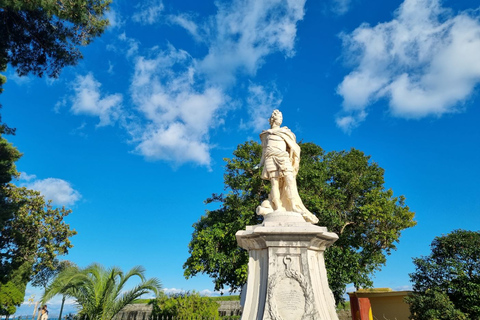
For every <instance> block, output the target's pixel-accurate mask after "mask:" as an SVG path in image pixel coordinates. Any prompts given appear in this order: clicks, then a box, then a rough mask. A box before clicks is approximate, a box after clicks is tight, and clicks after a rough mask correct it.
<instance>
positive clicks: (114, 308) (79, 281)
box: [42, 263, 161, 320]
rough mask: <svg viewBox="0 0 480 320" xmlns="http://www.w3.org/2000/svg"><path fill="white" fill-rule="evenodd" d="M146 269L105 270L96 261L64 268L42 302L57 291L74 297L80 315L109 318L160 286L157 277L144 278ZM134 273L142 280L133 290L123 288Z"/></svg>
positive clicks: (155, 292)
mask: <svg viewBox="0 0 480 320" xmlns="http://www.w3.org/2000/svg"><path fill="white" fill-rule="evenodd" d="M144 274H145V269H144V268H143V267H141V266H137V267H134V268H132V269H131V270H130V271H129V272H128V273H126V274H124V273H123V272H122V270H120V269H119V268H117V267H112V268H109V269H105V268H104V267H103V266H101V265H99V264H96V263H94V264H91V265H90V266H88V267H86V268H85V269H81V268H78V267H75V266H73V267H70V268H66V269H65V270H63V271H62V272H60V273H59V274H58V276H57V277H56V278H55V279H54V280H53V281H52V283H51V284H50V285H49V286H48V288H47V289H46V290H45V293H44V294H43V297H42V303H46V302H47V301H48V300H50V299H51V298H53V297H54V296H55V295H57V294H62V295H64V296H66V297H70V298H73V299H74V300H76V303H77V304H78V306H79V308H80V310H79V315H80V316H81V317H82V318H83V317H85V318H86V319H88V320H111V319H112V318H113V317H114V316H115V315H116V314H117V313H118V312H120V310H122V309H123V307H125V306H126V305H128V304H130V303H132V302H133V301H134V300H135V299H137V298H139V297H140V296H142V295H143V294H146V293H149V292H153V293H154V294H155V295H157V294H158V292H159V291H160V289H161V284H160V281H159V280H158V279H156V278H152V279H148V280H146V279H145V276H144ZM134 276H138V277H139V278H140V280H141V282H140V283H139V284H138V285H136V286H135V287H134V288H133V289H131V290H128V291H124V289H123V287H124V285H125V283H126V282H127V281H128V280H129V279H130V278H131V277H134Z"/></svg>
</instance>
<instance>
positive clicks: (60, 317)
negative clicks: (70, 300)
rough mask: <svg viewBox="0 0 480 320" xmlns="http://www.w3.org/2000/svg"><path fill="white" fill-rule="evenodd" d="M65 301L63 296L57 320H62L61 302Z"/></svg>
mask: <svg viewBox="0 0 480 320" xmlns="http://www.w3.org/2000/svg"><path fill="white" fill-rule="evenodd" d="M64 303H65V296H63V298H62V306H61V307H60V315H59V316H58V320H62V312H63V304H64Z"/></svg>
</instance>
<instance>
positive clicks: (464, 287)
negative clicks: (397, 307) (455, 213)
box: [407, 230, 480, 320]
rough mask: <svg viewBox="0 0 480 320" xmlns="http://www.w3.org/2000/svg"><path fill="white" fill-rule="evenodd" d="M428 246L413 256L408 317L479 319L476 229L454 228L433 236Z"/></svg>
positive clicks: (479, 269) (423, 319)
mask: <svg viewBox="0 0 480 320" xmlns="http://www.w3.org/2000/svg"><path fill="white" fill-rule="evenodd" d="M431 249H432V253H431V254H430V255H429V256H426V257H420V258H415V259H413V263H414V264H415V272H414V273H412V274H410V278H411V280H412V282H413V291H414V294H413V295H412V296H410V297H408V298H407V302H408V303H409V304H410V312H411V314H412V316H411V319H416V320H447V319H448V320H451V319H455V320H457V319H458V320H463V319H472V320H478V319H480V304H479V303H478V297H480V232H475V231H466V230H455V231H453V232H452V233H450V234H447V235H444V236H440V237H436V238H435V239H434V240H433V242H432V244H431Z"/></svg>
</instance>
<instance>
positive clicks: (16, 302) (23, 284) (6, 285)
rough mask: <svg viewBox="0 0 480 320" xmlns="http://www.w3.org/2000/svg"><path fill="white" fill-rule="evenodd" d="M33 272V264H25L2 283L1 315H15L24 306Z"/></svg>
mask: <svg viewBox="0 0 480 320" xmlns="http://www.w3.org/2000/svg"><path fill="white" fill-rule="evenodd" d="M31 270H32V267H31V264H30V263H28V262H25V263H23V264H22V265H21V266H20V267H18V268H17V269H15V270H14V271H13V272H11V273H10V275H9V277H8V278H5V279H3V281H2V282H0V314H2V315H9V314H14V313H15V311H16V307H18V306H20V305H21V304H22V302H23V297H24V296H25V289H26V288H27V282H28V277H29V275H30V273H31Z"/></svg>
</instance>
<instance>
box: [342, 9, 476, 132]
mask: <svg viewBox="0 0 480 320" xmlns="http://www.w3.org/2000/svg"><path fill="white" fill-rule="evenodd" d="M342 37H343V41H344V47H345V53H346V56H347V60H349V62H350V63H351V64H353V65H354V70H353V71H352V72H351V73H350V74H348V75H347V76H345V78H344V79H343V81H342V83H341V84H340V85H339V86H338V89H337V90H338V93H339V94H340V95H341V96H342V97H343V112H342V113H341V114H340V115H339V120H337V124H339V123H340V124H339V125H340V126H341V127H342V125H341V123H346V122H347V121H346V120H344V119H348V117H351V120H352V123H357V124H358V122H360V121H362V120H363V119H362V117H363V118H365V116H366V111H365V109H366V107H367V106H368V105H370V104H372V103H374V102H375V101H377V100H379V99H382V98H384V99H387V100H388V102H389V107H390V112H391V113H392V114H393V115H394V116H398V117H404V118H422V117H426V116H432V115H433V116H441V115H442V114H445V113H452V112H457V111H458V109H459V106H461V104H462V103H463V102H465V101H466V99H468V98H469V97H470V96H471V95H472V93H473V90H474V89H475V87H476V85H477V84H478V83H479V82H480V56H479V55H478V52H480V11H479V10H477V11H464V12H460V13H458V14H457V15H452V13H451V11H450V10H448V9H445V8H442V7H441V5H440V2H439V1H438V0H405V1H404V2H403V3H402V4H401V6H400V7H399V8H398V9H397V11H396V13H395V18H394V19H393V20H392V21H389V22H385V23H380V24H378V25H376V26H374V27H371V26H369V25H368V24H363V25H361V26H360V27H358V28H357V29H355V30H354V31H353V32H352V33H351V34H344V35H342ZM342 119H343V120H342ZM346 127H348V126H346ZM342 128H343V127H342Z"/></svg>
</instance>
